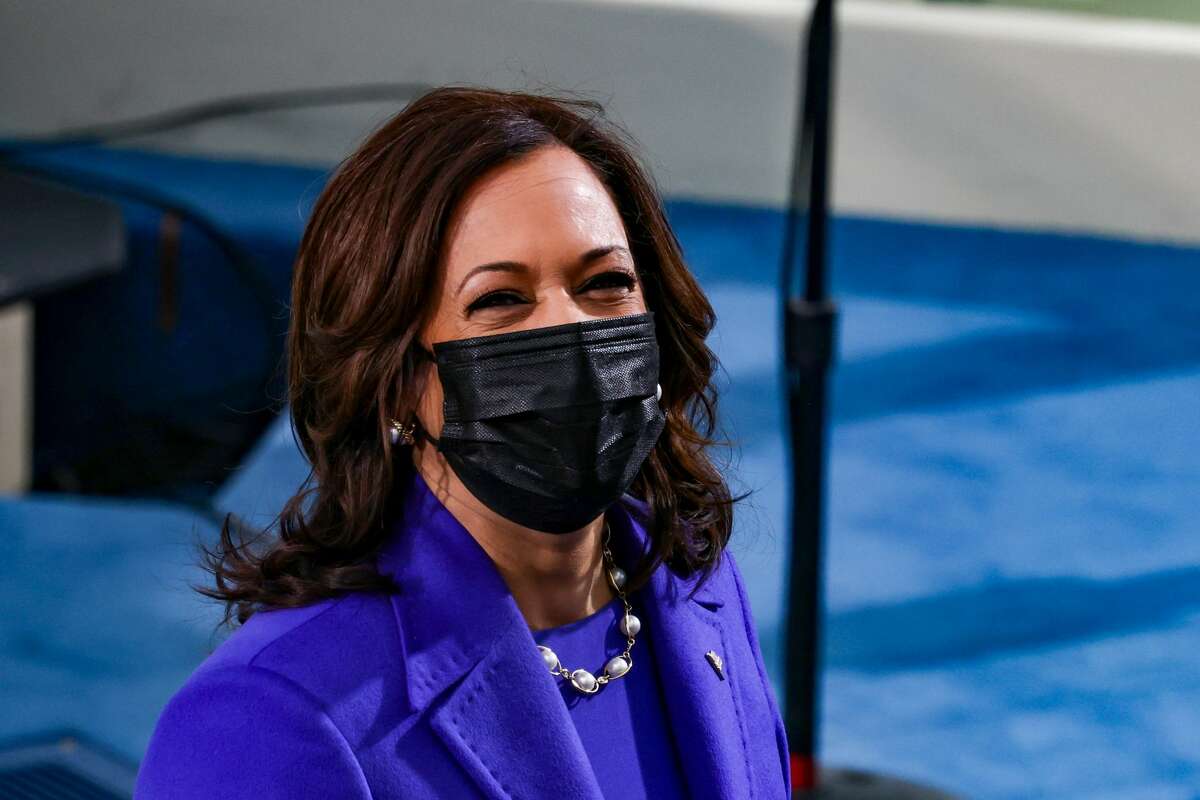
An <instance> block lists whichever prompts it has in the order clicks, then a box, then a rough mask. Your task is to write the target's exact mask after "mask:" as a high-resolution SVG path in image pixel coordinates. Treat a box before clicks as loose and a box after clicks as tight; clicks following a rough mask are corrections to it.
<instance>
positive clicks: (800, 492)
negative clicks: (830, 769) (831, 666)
mask: <svg viewBox="0 0 1200 800" xmlns="http://www.w3.org/2000/svg"><path fill="white" fill-rule="evenodd" d="M833 6H834V2H833V0H817V3H816V6H815V8H814V10H813V15H812V19H811V20H810V22H809V24H808V28H807V36H806V37H805V41H802V42H801V50H800V80H801V82H802V85H803V87H804V89H803V91H804V94H803V104H802V105H801V108H800V113H799V115H798V120H797V132H796V144H795V151H794V153H793V164H792V185H791V198H790V203H789V206H788V213H787V229H786V233H785V238H784V248H783V270H782V276H781V277H782V283H783V286H782V292H781V297H782V298H783V303H784V307H783V321H784V333H783V336H784V342H783V344H784V354H785V360H786V377H787V394H788V425H789V434H790V438H791V453H792V465H791V466H792V494H791V497H792V507H791V517H792V520H791V522H792V539H791V541H792V548H791V551H792V552H791V568H790V576H789V603H788V606H789V607H788V615H787V649H786V664H787V671H786V687H787V688H786V703H785V713H784V719H785V723H786V725H787V732H788V742H789V747H790V750H791V754H790V755H791V773H792V784H793V789H795V790H797V791H806V790H808V789H812V788H813V787H815V786H816V783H817V768H816V753H817V745H818V718H819V714H820V706H819V702H818V700H819V696H820V691H819V677H820V658H819V653H820V647H821V616H822V609H823V604H822V583H823V581H822V558H823V549H824V548H823V546H822V544H823V542H822V539H823V528H824V485H825V463H826V442H827V435H826V430H827V424H826V417H827V414H826V395H827V383H828V373H829V369H830V366H831V363H832V359H833V349H834V330H835V327H836V320H837V309H836V308H835V306H834V305H833V303H831V302H830V301H829V300H828V297H827V279H826V257H827V252H826V250H827V248H826V241H827V238H826V237H827V226H828V219H829V201H828V182H829V141H830V128H831V113H830V112H831V105H832V103H831V101H832V94H833V55H834V23H833ZM800 270H804V276H805V279H804V291H803V294H798V293H796V292H797V288H798V287H796V286H795V283H796V281H795V275H796V273H797V272H799V271H800Z"/></svg>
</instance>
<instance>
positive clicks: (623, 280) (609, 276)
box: [583, 269, 637, 292]
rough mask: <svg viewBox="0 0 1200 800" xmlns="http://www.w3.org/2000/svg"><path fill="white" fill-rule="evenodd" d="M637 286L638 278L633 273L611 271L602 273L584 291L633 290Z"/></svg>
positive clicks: (586, 285) (584, 287)
mask: <svg viewBox="0 0 1200 800" xmlns="http://www.w3.org/2000/svg"><path fill="white" fill-rule="evenodd" d="M635 285H637V278H635V277H634V276H633V273H631V272H625V271H624V270H617V269H613V270H609V271H607V272H601V273H600V274H599V275H597V276H595V277H594V278H592V279H591V280H590V281H588V282H587V283H586V284H584V286H583V291H585V292H591V291H594V290H596V289H630V290H631V289H633V287H634V286H635Z"/></svg>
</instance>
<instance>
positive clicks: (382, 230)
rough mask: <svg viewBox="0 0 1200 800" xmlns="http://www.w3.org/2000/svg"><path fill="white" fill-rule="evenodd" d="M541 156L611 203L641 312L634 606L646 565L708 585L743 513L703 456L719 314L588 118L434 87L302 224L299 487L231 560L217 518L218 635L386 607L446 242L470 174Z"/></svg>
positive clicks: (566, 104)
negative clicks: (287, 612)
mask: <svg viewBox="0 0 1200 800" xmlns="http://www.w3.org/2000/svg"><path fill="white" fill-rule="evenodd" d="M552 145H562V146H566V147H569V148H571V149H572V150H573V151H575V153H577V154H578V155H579V156H580V157H581V158H582V159H583V160H584V161H586V162H587V163H588V164H589V165H590V166H591V168H592V169H593V170H594V171H595V173H596V175H597V176H598V177H599V179H600V180H601V181H602V182H603V184H604V185H605V186H606V187H607V188H608V191H609V192H610V194H611V196H612V199H613V201H614V203H615V205H616V208H617V210H618V212H619V213H620V215H621V219H622V220H623V222H624V225H625V229H626V234H627V237H628V239H629V243H630V250H631V251H632V254H633V259H634V263H635V265H636V268H637V270H638V272H639V273H640V274H641V276H642V282H643V292H644V294H645V299H646V303H647V306H648V307H649V308H650V309H651V310H653V311H654V312H655V314H654V319H655V323H656V335H657V337H658V342H659V348H660V354H661V368H660V369H661V371H660V375H659V383H660V384H661V385H662V390H663V394H662V397H663V403H664V409H665V411H666V416H667V422H666V427H665V429H664V430H663V433H662V435H661V436H660V437H659V439H658V442H657V444H656V445H655V447H654V449H653V451H652V452H651V454H650V455H649V456H648V457H647V459H646V461H645V462H644V464H643V466H642V469H641V472H640V473H639V475H638V477H637V478H636V479H635V481H634V483H633V484H632V485H631V487H630V489H629V492H630V493H631V494H633V495H634V496H636V497H638V498H640V499H642V500H643V501H645V502H646V503H647V504H648V506H649V510H650V512H649V516H650V518H649V519H648V520H647V528H648V531H649V533H650V535H651V537H652V541H653V543H654V547H653V549H652V551H651V552H650V553H648V554H647V555H648V557H647V558H646V559H644V560H643V563H642V564H640V565H638V568H637V569H635V570H632V571H631V574H630V579H629V590H630V591H633V590H635V589H637V588H638V587H639V586H641V585H643V584H644V583H645V581H646V580H647V579H648V577H649V575H650V573H651V572H652V571H653V570H654V569H656V568H657V567H658V566H659V565H660V564H661V563H666V564H667V565H668V566H669V567H670V568H671V569H673V570H674V571H676V572H677V573H678V574H680V575H681V576H684V577H689V576H691V575H692V574H693V573H697V572H699V573H701V578H702V580H704V579H707V578H708V576H709V575H710V574H711V572H712V570H713V569H714V568H715V567H716V564H717V562H718V559H719V557H720V555H721V553H722V552H723V551H724V548H725V545H726V543H727V542H728V540H729V536H730V531H731V528H732V517H733V504H734V502H736V501H737V500H740V499H742V498H741V497H737V498H732V497H731V496H730V492H729V489H728V487H727V485H726V483H725V481H724V479H723V477H722V475H721V473H720V472H719V471H718V469H717V468H716V467H715V466H714V464H713V463H712V461H711V460H710V458H709V454H708V450H709V448H710V446H711V445H714V444H719V443H723V442H718V441H717V440H714V439H712V438H710V437H711V436H712V434H713V430H714V426H715V424H716V403H717V398H716V393H715V391H714V389H713V387H712V383H711V380H712V376H713V372H714V370H715V368H716V366H717V361H716V357H715V356H714V354H713V352H712V351H711V350H710V349H709V348H708V346H707V345H706V344H705V339H706V338H707V336H708V334H709V332H710V331H711V330H712V327H713V325H714V323H715V314H714V313H713V309H712V306H711V305H710V304H709V302H708V300H707V298H706V297H705V296H704V293H703V292H702V291H701V289H700V286H699V284H698V283H697V282H696V280H695V278H694V277H693V276H692V274H691V272H690V271H689V270H688V268H687V266H686V265H685V263H684V259H683V253H682V249H681V247H680V245H679V242H678V240H677V239H676V237H675V234H674V232H673V231H672V230H671V227H670V225H669V224H668V223H667V219H666V215H665V213H664V211H663V207H662V200H661V198H660V196H659V192H658V189H657V187H656V186H655V185H654V183H653V179H652V178H651V177H650V176H649V173H648V171H646V170H645V169H644V168H643V167H642V166H641V165H640V164H639V161H638V159H637V158H636V157H635V156H634V150H635V148H634V146H633V144H632V139H631V137H629V135H628V134H627V133H626V132H625V131H624V130H623V129H622V128H621V127H620V126H618V125H616V124H615V123H612V122H610V121H608V120H607V119H606V118H605V117H604V111H603V107H602V106H601V105H600V104H599V103H597V102H595V101H593V100H589V99H579V98H574V97H566V96H552V95H544V94H543V95H539V94H528V93H523V92H505V91H498V90H493V89H487V88H480V87H473V86H447V87H442V88H438V89H434V90H432V91H430V92H428V93H426V94H424V95H422V96H421V97H419V98H417V99H416V100H414V101H413V102H412V103H410V104H409V105H407V106H406V107H405V108H404V109H403V110H402V111H400V112H399V113H397V114H396V115H395V116H393V117H392V118H390V119H389V120H387V121H386V122H385V123H384V124H383V125H381V126H380V127H379V128H378V129H377V130H375V131H374V132H373V133H372V134H371V135H370V136H369V137H368V138H367V139H366V140H365V141H364V142H363V143H362V144H361V145H360V146H359V147H358V149H357V150H355V151H354V152H353V153H352V154H350V156H348V157H347V158H346V159H345V160H344V161H343V162H342V163H341V164H340V165H339V167H338V169H337V170H336V172H335V173H334V174H333V176H332V178H331V179H330V180H329V182H328V184H327V185H326V186H325V188H324V190H323V191H322V192H321V195H320V196H319V197H318V199H317V202H316V204H315V206H314V208H313V211H312V216H311V218H310V219H309V221H308V225H307V227H306V228H305V231H304V235H303V238H302V239H301V242H300V249H299V252H298V254H297V257H296V261H295V266H294V274H293V278H292V303H291V320H290V326H289V330H288V338H287V352H286V358H287V381H288V390H287V400H288V402H289V404H290V413H291V417H292V424H293V428H294V432H295V436H296V437H297V439H298V442H299V445H300V447H301V448H302V449H303V451H304V454H305V456H307V458H308V461H309V463H310V465H311V471H310V473H309V475H308V477H307V478H306V480H305V481H304V483H303V484H302V485H301V487H300V488H299V491H298V492H297V493H296V494H295V495H294V496H293V497H292V498H291V499H290V500H288V502H287V503H286V504H285V506H284V507H283V509H282V511H281V512H280V513H279V515H278V516H276V518H275V519H274V520H273V521H272V523H271V524H270V525H269V526H268V527H267V529H266V530H263V531H261V532H260V533H259V534H258V535H257V536H253V537H250V538H249V539H247V538H246V537H243V536H241V535H240V534H239V536H238V539H239V540H240V541H238V542H235V541H234V536H233V534H232V529H233V528H234V527H237V526H236V523H231V519H232V515H227V516H226V518H225V521H224V524H223V526H222V530H221V536H220V539H219V542H218V543H217V545H216V547H215V548H214V549H208V548H206V547H205V548H203V550H204V565H205V567H206V568H207V569H208V571H209V572H210V573H211V574H212V576H213V577H214V578H215V588H214V587H211V586H209V587H196V588H197V589H198V590H199V591H200V592H202V593H203V594H205V595H207V596H209V597H212V598H216V599H218V600H221V601H223V602H224V603H225V622H226V623H227V624H230V623H231V621H232V619H233V618H234V617H236V619H237V621H238V622H239V623H241V622H245V621H246V620H247V619H248V618H249V617H250V616H251V615H252V614H253V613H255V612H256V611H258V610H263V609H269V608H283V607H295V606H301V605H306V604H309V603H311V602H314V601H316V600H319V599H322V598H326V597H331V596H336V595H339V594H342V593H345V592H350V591H362V590H371V591H374V590H379V591H388V590H390V589H392V588H394V587H393V586H392V585H391V583H390V581H389V580H388V579H387V578H386V577H384V576H382V575H381V574H380V573H379V572H378V571H377V570H376V566H375V556H376V554H377V552H378V550H379V547H380V545H381V544H382V542H383V539H384V537H385V536H386V533H387V531H388V530H389V529H390V527H391V525H390V523H391V521H392V520H394V519H395V518H396V515H397V514H398V513H399V511H400V509H399V508H398V505H399V504H400V503H401V502H402V499H403V498H402V494H403V493H402V492H400V491H398V490H397V488H398V486H399V480H400V479H401V478H402V477H403V476H404V475H406V474H409V471H410V470H411V468H412V467H411V459H410V458H409V453H408V451H407V450H405V449H402V448H399V447H395V446H393V445H392V443H391V438H390V435H389V418H392V417H394V418H396V419H399V420H406V419H409V418H410V417H411V416H412V414H413V412H414V411H415V409H416V407H417V400H418V398H419V397H420V396H421V393H422V391H423V386H422V385H421V380H420V378H421V372H420V370H419V368H418V366H419V361H418V357H417V355H416V352H415V345H417V344H418V338H417V337H418V334H419V332H420V330H421V329H422V327H423V324H424V322H425V320H426V315H427V314H430V313H432V311H433V310H434V309H433V308H431V306H432V302H431V298H433V297H434V296H435V289H436V287H437V285H438V282H439V279H440V276H439V269H440V265H441V258H440V256H441V254H442V253H443V252H444V240H445V237H446V235H447V234H446V231H447V223H448V221H449V220H450V218H451V213H452V212H453V211H454V209H455V206H456V204H457V203H458V201H459V199H460V198H461V197H462V196H463V194H464V193H465V192H466V190H467V189H468V187H470V186H471V185H472V184H473V183H474V182H475V181H476V180H478V179H479V178H480V177H481V176H482V175H484V173H485V172H487V171H488V170H490V169H492V168H493V167H496V166H498V165H500V164H504V163H506V162H512V161H514V160H516V159H519V158H521V157H522V156H524V155H526V154H528V153H530V152H532V151H534V150H537V149H538V148H541V147H546V146H552ZM396 459H399V460H400V462H401V463H397V461H396ZM402 462H409V463H402ZM276 523H278V531H277V535H276V533H274V532H273V529H274V528H275V526H276ZM264 541H265V542H266V547H265V548H263V547H258V546H254V545H257V544H259V543H262V542H264ZM702 580H701V581H698V582H697V586H698V585H699V584H700V583H701V582H702Z"/></svg>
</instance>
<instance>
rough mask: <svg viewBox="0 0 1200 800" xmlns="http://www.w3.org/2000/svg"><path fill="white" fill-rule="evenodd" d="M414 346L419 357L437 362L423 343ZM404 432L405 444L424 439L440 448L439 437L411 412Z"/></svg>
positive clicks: (394, 437) (394, 438) (394, 439)
mask: <svg viewBox="0 0 1200 800" xmlns="http://www.w3.org/2000/svg"><path fill="white" fill-rule="evenodd" d="M415 347H416V350H417V355H418V356H419V357H420V358H424V359H426V360H428V361H430V362H433V363H434V364H436V363H437V358H436V357H435V356H434V354H433V353H432V352H430V351H429V349H428V348H426V347H425V345H423V344H421V343H420V342H417V343H416V344H415ZM394 422H395V421H394V420H393V423H394ZM406 434H407V435H405V436H404V443H405V444H408V445H411V444H413V443H415V441H416V440H417V439H424V440H425V441H427V442H429V443H430V444H432V445H433V446H434V447H437V448H439V449H440V448H441V441H440V440H439V439H436V438H434V437H433V436H432V435H431V434H430V433H429V431H427V430H425V426H424V425H422V424H421V421H420V420H419V419H417V415H416V414H413V416H412V417H411V419H410V420H409V424H408V430H407V431H406ZM396 439H397V437H396V435H395V434H394V433H393V436H392V441H393V443H395V441H396Z"/></svg>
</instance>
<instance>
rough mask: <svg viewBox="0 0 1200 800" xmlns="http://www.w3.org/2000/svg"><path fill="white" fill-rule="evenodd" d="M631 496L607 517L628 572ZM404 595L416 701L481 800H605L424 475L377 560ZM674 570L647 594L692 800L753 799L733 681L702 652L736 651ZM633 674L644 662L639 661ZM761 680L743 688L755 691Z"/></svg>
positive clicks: (712, 598)
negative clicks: (730, 648)
mask: <svg viewBox="0 0 1200 800" xmlns="http://www.w3.org/2000/svg"><path fill="white" fill-rule="evenodd" d="M631 507H632V508H635V509H639V510H640V508H639V507H644V506H640V501H637V500H636V499H633V498H631V497H629V496H626V497H625V498H623V501H622V502H621V503H617V504H615V505H614V506H613V507H612V508H611V509H610V511H609V519H610V522H611V523H612V526H613V539H614V542H613V544H614V554H615V555H616V557H617V559H618V561H619V562H620V563H622V564H624V565H625V566H626V567H627V568H628V567H629V566H631V565H632V564H633V562H634V560H636V559H635V557H636V554H637V553H640V552H642V551H644V550H645V549H646V548H647V547H648V546H649V541H648V535H647V533H646V531H645V529H644V527H643V526H642V524H641V523H640V521H639V520H637V519H636V518H635V515H634V514H631V513H630V510H629V509H630V508H631ZM379 566H380V569H381V571H383V572H385V573H388V574H391V575H392V576H393V577H394V578H395V580H396V581H397V583H398V584H399V585H400V587H401V589H400V592H399V593H398V594H397V595H395V596H394V597H393V598H392V604H393V607H394V610H395V612H396V618H397V622H398V624H399V627H400V630H401V639H402V641H403V645H404V649H405V658H404V662H405V670H406V674H405V681H406V685H407V690H408V702H409V704H410V705H411V707H412V708H413V709H414V710H417V711H421V710H424V709H428V710H429V721H430V724H431V726H432V727H433V728H434V730H435V731H436V732H437V733H438V735H439V736H440V737H441V738H442V739H443V741H444V742H445V744H446V747H447V748H448V749H449V751H450V752H451V753H452V754H453V755H454V756H455V757H456V758H457V759H458V761H459V762H460V764H461V765H462V767H463V769H464V770H466V772H467V773H469V774H470V775H471V776H472V777H473V779H474V780H475V782H476V783H477V784H478V785H479V787H480V789H481V790H482V792H483V794H484V795H485V796H487V797H491V798H496V800H507V799H508V798H512V797H514V796H524V797H570V798H580V799H581V800H603V796H602V794H601V790H600V787H599V784H598V783H597V781H596V778H595V775H594V773H593V772H592V768H591V764H590V762H589V760H588V756H587V753H585V752H584V749H583V745H582V742H581V741H580V739H579V735H578V733H577V732H576V730H575V726H574V724H573V723H572V721H571V718H570V716H569V714H568V712H567V709H566V706H565V705H564V703H563V701H562V696H561V694H560V693H559V689H558V687H557V685H556V683H555V679H554V677H553V676H552V675H550V673H549V672H548V671H547V670H546V668H545V666H544V665H543V664H542V660H541V657H540V655H539V654H538V651H537V648H536V645H535V642H534V640H533V636H532V634H531V633H530V631H529V628H528V626H527V624H526V623H525V620H524V618H523V617H522V616H521V613H520V610H519V609H518V607H517V605H516V602H515V600H514V599H513V597H512V595H511V593H510V592H509V591H508V588H507V586H506V584H505V583H504V581H503V578H502V577H501V576H500V573H499V571H498V570H496V568H495V566H494V564H493V563H492V561H491V559H490V558H489V557H488V555H487V553H486V552H485V551H484V550H483V549H482V548H481V547H480V546H479V545H478V543H477V542H476V541H475V540H474V538H473V537H472V536H471V535H470V533H469V532H467V530H466V529H465V528H463V526H462V525H461V524H460V523H459V522H458V521H457V519H455V517H454V516H453V515H452V514H451V513H450V512H449V511H448V510H447V509H446V508H445V506H443V505H442V503H441V502H440V501H439V500H438V499H437V498H436V496H435V495H434V494H433V493H432V492H431V491H430V490H429V488H428V487H427V486H426V484H425V482H424V481H423V480H422V479H421V478H420V477H419V476H414V478H413V481H412V484H411V486H410V488H409V492H408V497H407V498H406V502H405V511H404V514H403V519H402V520H400V521H399V523H398V524H397V529H396V530H395V531H393V534H392V536H390V537H389V540H388V542H387V543H386V545H385V547H384V549H383V550H382V552H381V554H380V560H379ZM688 588H689V585H688V584H686V583H685V582H684V581H683V580H682V579H680V578H678V576H676V575H674V573H672V572H670V571H669V570H668V569H667V568H666V567H665V566H664V567H660V568H659V569H658V570H657V571H656V572H655V574H654V576H653V578H652V580H651V583H650V584H649V585H648V586H647V587H646V588H645V589H643V590H642V591H641V592H640V593H639V595H638V600H635V603H636V602H638V601H640V605H641V608H640V610H638V611H637V613H638V614H639V616H641V618H642V619H643V622H644V623H645V627H644V629H643V630H644V631H645V632H647V633H649V634H650V635H651V636H653V637H654V647H655V655H656V662H657V664H658V668H659V671H660V674H661V679H662V680H661V683H662V685H663V687H664V691H665V695H666V706H667V712H668V715H669V719H670V723H671V728H672V731H673V733H674V736H675V740H676V744H677V746H678V748H679V754H680V759H681V762H682V765H683V769H684V772H685V775H686V779H687V781H688V783H689V786H690V787H691V790H692V793H693V795H695V796H703V797H712V798H744V797H749V796H750V794H751V791H750V781H751V778H750V773H749V767H748V765H747V761H746V757H745V751H746V738H745V736H746V732H745V729H744V724H745V723H744V720H743V717H742V715H741V714H740V713H739V709H738V705H737V702H738V701H737V699H736V694H735V692H734V682H735V681H736V680H737V678H738V676H739V671H738V670H736V669H733V667H734V666H735V665H729V664H726V665H725V679H724V680H722V679H721V677H720V676H718V674H717V673H716V671H715V670H714V669H713V667H712V666H711V665H710V664H709V662H708V661H707V660H706V658H705V655H704V654H705V652H706V651H708V650H715V651H716V652H717V653H718V654H722V653H725V652H726V642H727V637H729V636H732V635H734V634H735V633H736V632H735V631H726V630H725V628H724V623H723V621H722V619H721V616H720V615H719V614H718V613H716V611H717V609H719V608H720V607H721V606H722V605H723V602H724V601H723V598H722V597H721V596H719V595H718V593H717V590H716V589H715V588H713V587H710V586H705V587H702V588H701V590H700V591H699V592H698V593H697V594H696V595H695V597H694V598H693V599H690V600H689V599H687V597H686V591H687V589H688ZM634 658H635V662H636V658H637V653H636V649H635V651H634ZM751 675H752V673H751V674H748V675H747V676H746V678H747V679H749V678H750V677H751Z"/></svg>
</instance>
